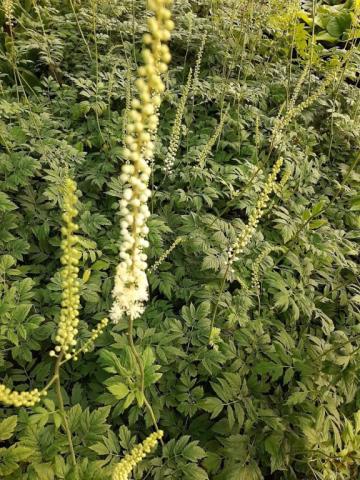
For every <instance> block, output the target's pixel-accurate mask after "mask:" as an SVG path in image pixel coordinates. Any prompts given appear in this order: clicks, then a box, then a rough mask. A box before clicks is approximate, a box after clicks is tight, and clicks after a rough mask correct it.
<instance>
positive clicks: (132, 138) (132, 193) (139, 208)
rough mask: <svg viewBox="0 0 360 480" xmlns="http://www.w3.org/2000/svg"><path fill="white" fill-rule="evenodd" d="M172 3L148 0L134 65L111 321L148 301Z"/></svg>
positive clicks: (137, 311) (135, 313)
mask: <svg viewBox="0 0 360 480" xmlns="http://www.w3.org/2000/svg"><path fill="white" fill-rule="evenodd" d="M171 3H172V0H148V7H149V9H150V10H151V11H152V12H153V13H154V16H153V17H151V18H149V19H148V29H149V33H146V34H145V35H144V43H145V45H146V48H144V50H143V52H142V58H143V61H144V65H142V66H140V67H139V68H138V79H137V80H136V81H135V87H136V91H137V98H134V99H133V100H132V105H131V106H132V108H131V110H130V112H129V115H128V124H127V128H126V131H127V135H126V137H125V144H126V147H125V149H124V158H125V159H126V160H128V161H129V162H130V163H125V164H124V165H123V166H122V173H121V176H120V179H121V181H122V183H123V185H124V191H123V197H122V200H121V201H120V214H121V217H122V220H121V236H122V243H121V247H120V259H121V260H120V263H119V265H118V267H117V269H116V275H115V286H114V289H113V298H114V303H113V306H112V309H111V312H110V317H111V319H112V321H113V322H115V323H116V322H118V321H119V320H120V319H121V318H122V316H123V315H124V314H126V315H128V316H129V318H130V320H131V321H132V320H134V319H135V318H138V317H139V316H140V315H141V314H142V313H143V311H144V304H145V302H146V301H147V299H148V280H147V277H146V273H145V272H146V268H147V256H146V254H145V252H144V250H145V249H146V248H147V247H148V246H149V242H148V241H147V239H146V237H147V234H148V231H149V229H148V227H147V225H146V221H147V219H148V217H149V215H150V212H149V208H148V205H147V202H148V199H149V197H150V194H151V192H150V190H149V188H148V182H149V177H150V173H151V169H150V166H149V163H150V162H151V160H152V158H153V155H154V148H155V146H154V136H155V134H156V131H157V128H158V123H159V115H158V108H159V106H160V103H161V96H160V95H161V93H163V92H164V90H165V85H164V83H163V81H162V79H161V74H162V73H165V72H166V71H167V69H168V63H169V62H170V59H171V55H170V51H169V48H168V46H167V45H166V43H167V42H168V41H169V40H170V36H171V33H170V32H171V30H173V28H174V23H173V21H172V20H171V12H170V10H169V9H168V8H167V6H169V5H170V4H171Z"/></svg>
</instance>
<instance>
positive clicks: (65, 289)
mask: <svg viewBox="0 0 360 480" xmlns="http://www.w3.org/2000/svg"><path fill="white" fill-rule="evenodd" d="M76 188H77V186H76V183H75V182H74V180H71V179H69V178H68V179H66V181H65V186H64V204H63V215H62V218H63V221H64V226H63V227H62V229H61V234H62V242H61V249H62V251H63V253H62V256H61V263H62V265H63V266H64V267H63V269H62V271H61V287H62V299H61V311H60V319H59V326H58V331H57V334H56V337H55V341H56V343H57V345H56V347H55V351H54V350H52V351H51V352H50V356H52V357H53V356H56V354H57V353H60V352H62V353H64V354H65V358H70V357H71V354H70V350H72V349H73V348H74V346H75V345H76V336H77V334H78V324H79V308H80V295H79V288H80V286H79V280H78V274H79V267H78V265H79V259H80V256H81V254H80V252H79V250H77V248H76V244H77V236H76V235H75V232H76V231H77V230H78V228H79V227H78V225H77V224H76V223H74V218H75V217H76V215H77V213H78V212H77V210H76V203H77V201H78V198H77V196H76Z"/></svg>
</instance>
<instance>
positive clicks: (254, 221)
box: [229, 157, 284, 264]
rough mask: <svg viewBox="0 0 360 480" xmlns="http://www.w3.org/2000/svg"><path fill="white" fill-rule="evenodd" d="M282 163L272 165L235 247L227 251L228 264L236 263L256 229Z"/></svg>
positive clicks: (281, 160) (278, 161) (279, 160)
mask: <svg viewBox="0 0 360 480" xmlns="http://www.w3.org/2000/svg"><path fill="white" fill-rule="evenodd" d="M283 163H284V159H283V158H282V157H280V158H279V159H278V160H277V161H276V162H275V163H274V165H273V168H272V170H271V173H270V174H269V176H268V178H267V180H266V183H265V185H264V188H263V190H262V192H261V195H260V197H259V199H258V201H257V203H256V206H255V208H254V210H253V211H252V212H251V214H250V216H249V221H248V224H247V225H246V226H245V228H244V229H243V231H242V233H241V235H240V237H239V238H238V240H237V242H235V245H234V246H233V247H232V248H230V251H229V262H230V264H232V263H234V262H236V261H237V260H238V259H239V255H240V253H242V252H243V251H244V250H245V248H246V246H247V245H248V243H249V242H250V240H251V238H252V236H253V234H254V232H255V230H256V227H257V225H258V223H259V221H260V219H261V217H262V216H263V214H264V212H265V209H266V207H267V204H268V202H269V198H270V195H271V193H272V192H273V191H274V187H275V185H276V177H277V175H278V173H279V172H280V169H281V166H282V164H283Z"/></svg>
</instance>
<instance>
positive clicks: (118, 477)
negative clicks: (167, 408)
mask: <svg viewBox="0 0 360 480" xmlns="http://www.w3.org/2000/svg"><path fill="white" fill-rule="evenodd" d="M163 435H164V432H163V431H162V430H159V431H158V432H154V433H152V434H151V435H149V436H148V437H147V438H146V439H145V440H144V441H143V443H140V444H139V445H136V447H134V448H133V449H132V450H131V452H130V453H129V454H128V455H125V457H124V458H123V459H122V460H121V462H119V463H118V464H117V465H116V467H115V469H114V471H113V474H112V480H128V478H129V475H130V473H131V472H132V470H133V468H134V467H136V465H137V464H138V463H140V462H141V460H143V458H145V457H146V455H147V454H148V453H150V452H151V450H153V449H154V448H155V447H156V446H157V444H158V441H159V440H160V439H161V438H162V437H163Z"/></svg>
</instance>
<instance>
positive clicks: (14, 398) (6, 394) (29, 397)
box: [0, 384, 46, 407]
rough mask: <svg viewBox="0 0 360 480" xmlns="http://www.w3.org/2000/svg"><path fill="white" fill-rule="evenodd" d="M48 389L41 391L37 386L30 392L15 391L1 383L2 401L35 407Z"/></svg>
mask: <svg viewBox="0 0 360 480" xmlns="http://www.w3.org/2000/svg"><path fill="white" fill-rule="evenodd" d="M45 395H46V391H44V392H40V391H39V390H38V389H37V388H35V389H34V390H30V391H29V392H15V391H12V390H10V388H8V387H5V385H2V384H0V402H1V403H4V404H5V405H12V406H14V407H33V406H34V405H35V404H36V403H38V402H40V399H41V397H42V396H45Z"/></svg>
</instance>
